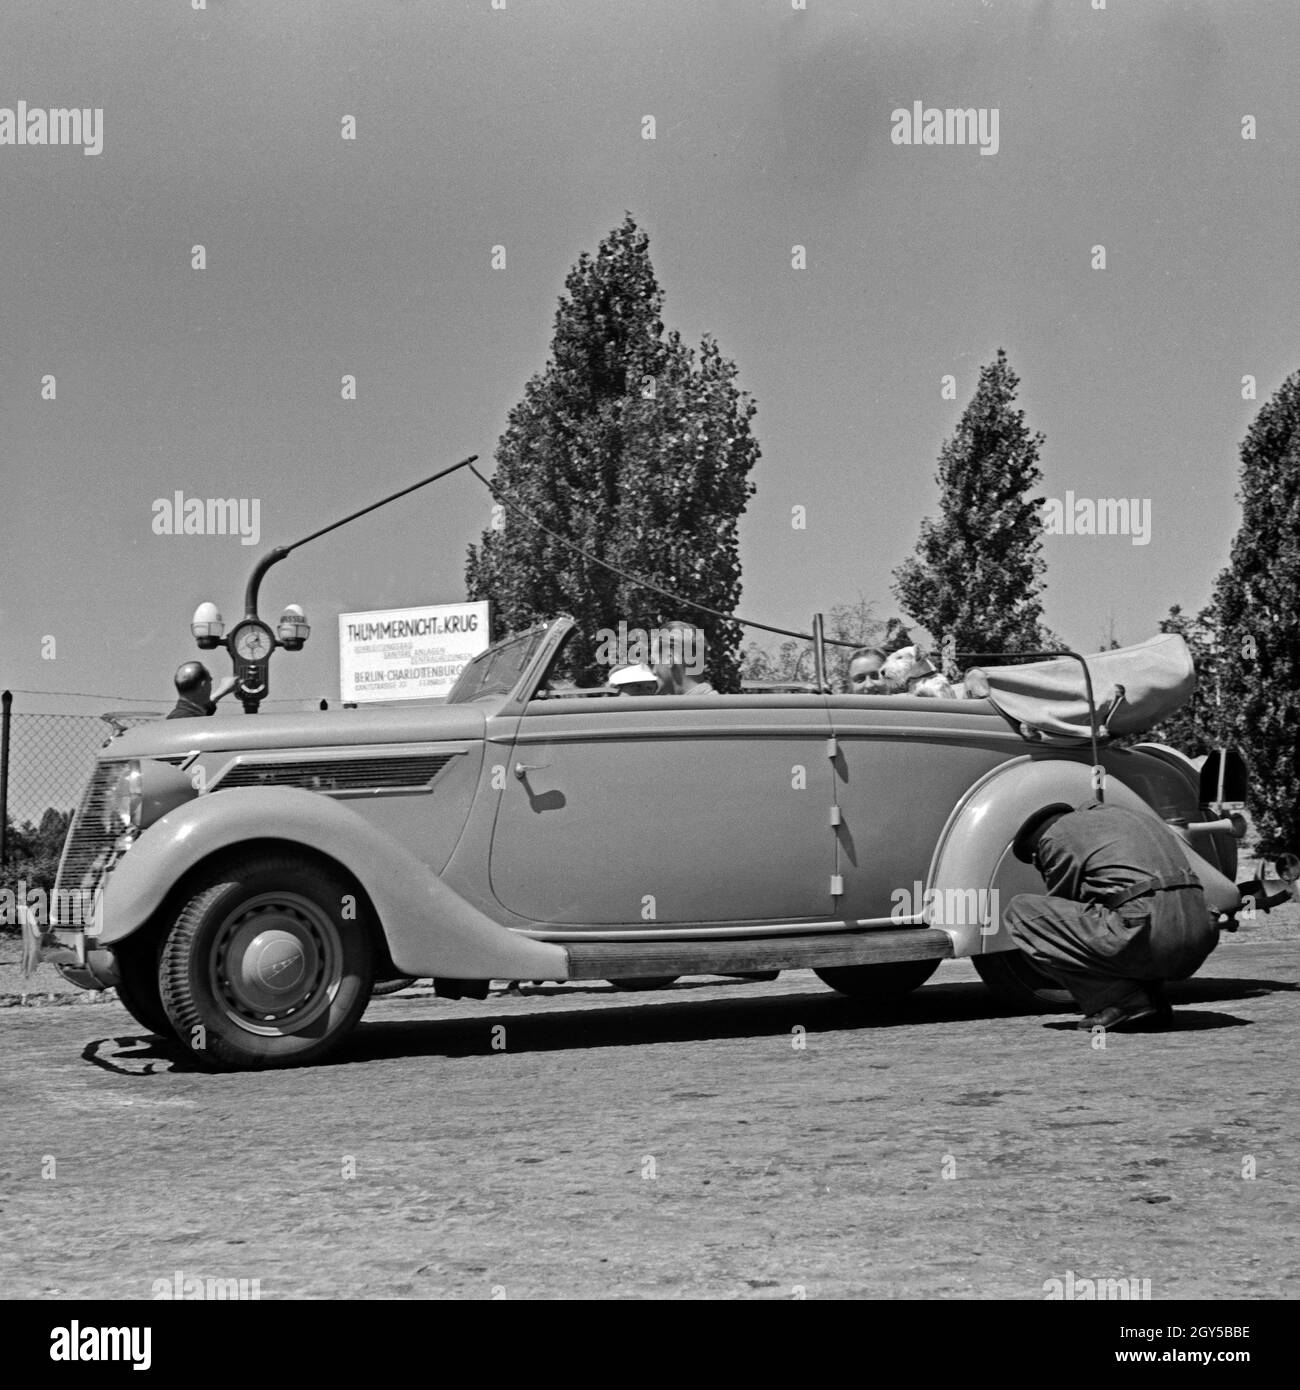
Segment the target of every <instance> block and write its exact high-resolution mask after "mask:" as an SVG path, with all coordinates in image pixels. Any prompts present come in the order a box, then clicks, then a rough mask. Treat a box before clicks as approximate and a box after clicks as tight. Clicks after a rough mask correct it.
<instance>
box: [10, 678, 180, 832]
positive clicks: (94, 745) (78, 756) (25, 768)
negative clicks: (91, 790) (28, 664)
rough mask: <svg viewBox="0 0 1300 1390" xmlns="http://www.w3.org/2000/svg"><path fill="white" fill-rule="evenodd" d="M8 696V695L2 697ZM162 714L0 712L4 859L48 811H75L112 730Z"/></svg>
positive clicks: (145, 712) (65, 813)
mask: <svg viewBox="0 0 1300 1390" xmlns="http://www.w3.org/2000/svg"><path fill="white" fill-rule="evenodd" d="M7 694H8V692H6V695H7ZM159 717H160V715H159V714H157V713H153V712H149V711H133V712H130V713H122V714H117V713H115V714H113V715H111V716H110V715H102V716H101V715H94V714H28V713H25V712H23V713H19V712H15V711H13V710H12V709H11V705H10V701H9V700H8V699H6V700H5V701H4V704H3V708H2V710H0V809H3V811H4V812H5V813H6V815H7V818H8V826H7V827H6V832H7V833H6V835H5V839H6V845H5V849H6V851H7V853H6V856H5V857H6V858H8V857H9V855H10V854H12V850H13V844H12V841H13V838H14V836H13V834H12V832H10V831H9V827H13V829H14V830H17V829H19V828H20V827H22V826H23V825H26V824H30V825H31V826H33V827H36V826H39V825H40V823H41V821H42V819H43V817H44V815H45V813H46V811H48V810H54V811H57V812H59V813H60V814H61V815H67V814H68V813H69V812H71V811H74V810H76V808H77V803H78V802H79V801H80V800H81V794H82V792H83V791H84V790H85V786H86V782H87V780H88V779H89V777H90V773H91V768H92V767H93V765H94V761H95V754H96V753H98V752H99V750H100V749H101V748H102V747H103V746H104V744H105V742H106V741H107V740H108V738H109V736H110V735H111V734H112V733H113V732H114V728H115V726H120V727H130V726H131V725H133V724H141V723H144V722H145V721H147V720H150V719H157V718H159Z"/></svg>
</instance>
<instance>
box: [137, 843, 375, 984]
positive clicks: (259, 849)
mask: <svg viewBox="0 0 1300 1390" xmlns="http://www.w3.org/2000/svg"><path fill="white" fill-rule="evenodd" d="M258 855H291V856H292V857H294V858H296V859H302V860H305V861H306V862H307V863H309V864H312V865H315V866H316V867H318V868H319V869H321V870H324V871H326V872H331V873H336V874H338V875H339V876H340V877H341V878H343V879H344V880H345V881H346V882H347V883H348V884H349V885H350V886H351V887H352V888H354V889H355V890H356V895H357V908H358V911H357V921H358V922H359V923H361V924H362V925H363V926H364V927H365V929H366V930H367V931H368V932H369V934H370V941H371V946H372V947H373V949H374V952H375V971H376V978H382V976H381V975H380V974H379V972H380V970H381V969H384V970H387V969H389V968H390V967H391V968H392V973H394V974H396V973H399V972H398V971H397V970H396V967H395V966H394V964H393V960H392V956H391V954H390V952H389V949H388V938H387V937H386V936H385V935H384V929H383V923H382V921H381V920H380V916H379V912H378V910H377V909H376V907H375V904H374V903H373V901H372V900H371V897H370V894H369V893H368V892H367V891H366V886H365V884H364V883H362V882H361V880H360V879H359V878H357V876H356V875H355V874H354V873H353V872H352V870H351V868H350V867H349V866H348V865H347V864H345V863H343V862H342V861H341V860H339V859H336V858H335V857H334V856H333V855H331V854H327V853H326V852H325V851H324V850H322V849H320V848H319V847H318V846H316V845H306V844H303V843H302V842H301V841H298V840H290V839H284V838H283V837H280V836H272V835H266V836H261V837H258V838H255V839H249V840H239V841H235V842H233V843H231V844H227V845H224V846H222V847H220V848H218V849H214V850H212V851H210V852H209V853H208V854H205V855H204V856H203V857H202V858H200V859H197V860H195V862H194V863H192V864H191V865H189V867H188V868H187V869H185V871H184V872H183V873H182V874H181V875H180V877H179V878H177V880H176V882H175V883H173V884H172V885H171V887H170V888H169V889H168V890H167V892H166V894H165V895H164V897H163V899H162V901H161V902H160V903H159V904H158V906H157V907H156V908H155V909H154V911H153V912H152V913H151V914H150V915H149V917H148V918H147V919H146V920H145V921H144V922H143V923H142V924H141V925H140V926H139V927H138V928H137V929H136V930H135V931H133V932H132V933H131V934H130V936H129V937H118V938H117V941H119V942H120V941H122V940H132V941H134V940H135V939H136V938H138V937H145V936H150V937H154V938H157V937H159V936H160V935H161V934H162V933H164V932H165V931H166V930H167V928H168V927H169V925H170V924H171V923H172V922H174V921H175V919H176V917H177V915H178V914H179V913H180V911H181V909H182V908H183V907H184V906H185V904H186V903H187V902H188V901H189V900H190V898H192V897H193V896H194V894H195V892H196V891H197V889H198V887H199V885H200V884H201V883H203V882H205V881H207V880H208V879H210V878H211V877H212V876H213V875H216V874H219V873H220V872H222V870H223V869H224V868H225V866H226V865H228V864H232V863H238V862H239V861H240V860H249V859H252V858H254V857H255V856H258Z"/></svg>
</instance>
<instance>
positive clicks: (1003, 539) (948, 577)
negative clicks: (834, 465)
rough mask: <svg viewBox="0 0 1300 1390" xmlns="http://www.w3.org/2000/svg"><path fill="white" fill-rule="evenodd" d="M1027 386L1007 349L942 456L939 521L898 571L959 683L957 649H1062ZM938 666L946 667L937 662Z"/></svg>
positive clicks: (909, 609)
mask: <svg viewBox="0 0 1300 1390" xmlns="http://www.w3.org/2000/svg"><path fill="white" fill-rule="evenodd" d="M1019 384H1020V379H1019V377H1017V376H1016V375H1015V373H1014V372H1013V371H1012V370H1011V368H1010V366H1009V365H1008V363H1007V356H1006V353H1005V352H1004V351H1003V350H1002V349H1001V348H999V349H998V354H997V357H996V359H995V360H994V361H993V362H992V363H990V364H989V365H988V366H986V367H982V368H981V369H980V379H979V385H978V386H977V388H976V390H975V394H974V396H973V397H972V398H971V402H970V404H969V405H968V406H967V407H966V409H965V411H964V412H963V414H962V417H961V422H960V423H959V424H958V426H957V430H956V432H955V433H954V434H953V436H952V438H951V439H949V440H948V442H947V443H946V444H945V445H944V446H943V449H942V451H941V452H940V455H939V469H938V473H937V474H936V477H935V481H936V482H937V483H938V484H939V492H940V496H939V516H938V519H937V520H931V519H930V518H929V517H927V518H925V520H923V521H922V522H921V534H920V539H919V540H918V541H917V545H916V551H915V553H914V554H913V555H912V556H910V557H909V558H908V559H907V560H905V561H904V562H903V564H902V565H900V566H899V568H898V569H896V570H895V571H894V586H893V591H894V594H895V596H896V597H897V599H898V602H899V604H900V605H901V607H902V609H903V611H904V612H905V613H906V614H907V615H908V616H909V617H910V618H912V619H913V620H914V621H915V622H917V623H919V624H921V625H922V626H923V627H925V628H926V629H927V630H928V631H929V633H930V635H931V637H932V638H933V639H934V642H935V647H936V656H937V657H938V658H941V659H942V660H943V665H944V668H945V674H946V675H948V676H949V677H950V678H953V677H956V676H958V675H959V674H960V673H959V671H958V670H957V669H956V663H955V662H954V660H953V658H952V653H954V652H992V653H996V654H1001V653H1003V652H1014V651H1018V650H1019V651H1025V650H1031V651H1032V650H1039V649H1044V648H1047V647H1051V646H1054V645H1056V643H1055V639H1054V638H1053V637H1052V636H1051V634H1050V633H1048V632H1047V631H1046V630H1045V629H1044V628H1043V626H1042V614H1043V609H1042V602H1041V597H1040V595H1041V594H1042V590H1043V582H1042V574H1043V570H1044V562H1043V559H1042V555H1041V549H1042V534H1043V521H1042V516H1041V512H1040V508H1041V505H1042V498H1041V497H1034V496H1030V495H1029V494H1030V493H1031V492H1032V490H1033V489H1035V488H1036V487H1037V486H1038V484H1039V483H1040V482H1041V481H1042V477H1043V475H1042V471H1041V469H1040V468H1039V466H1038V454H1039V449H1040V448H1041V447H1042V445H1043V442H1044V439H1043V435H1042V434H1031V433H1030V432H1029V430H1028V429H1027V428H1026V426H1025V413H1024V411H1023V410H1017V409H1015V408H1014V402H1015V399H1016V388H1017V386H1019ZM936 664H938V663H937V662H936Z"/></svg>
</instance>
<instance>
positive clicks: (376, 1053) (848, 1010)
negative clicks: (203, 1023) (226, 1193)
mask: <svg viewBox="0 0 1300 1390" xmlns="http://www.w3.org/2000/svg"><path fill="white" fill-rule="evenodd" d="M679 988H680V987H679V986H674V987H673V988H671V989H665V990H662V991H659V992H657V993H656V994H655V995H654V996H653V998H649V997H647V998H645V999H643V1000H638V1001H637V1002H635V1003H633V1002H627V1003H619V1004H616V1005H612V1006H611V1007H608V1008H601V1009H593V1008H590V1007H584V1008H581V1009H563V1008H561V1007H557V1006H555V1005H552V1006H551V1007H548V1008H547V1009H546V1010H545V1011H544V1012H538V1013H535V1014H518V1013H498V1012H495V1011H493V1010H492V1009H491V1008H490V1007H485V1009H484V1011H483V1013H482V1014H478V1015H473V1016H468V1017H467V1016H464V1015H462V1016H460V1017H458V1018H455V1019H442V1020H440V1019H427V1018H425V1019H418V1020H416V1019H412V1020H400V1019H399V1020H389V1019H382V1020H381V1019H375V1018H373V1017H372V1018H368V1019H367V1020H366V1021H365V1022H363V1024H362V1025H361V1027H360V1028H359V1029H358V1030H357V1032H356V1033H355V1034H354V1035H353V1037H352V1038H351V1039H350V1040H349V1041H348V1042H347V1043H346V1044H345V1045H344V1046H343V1047H342V1048H341V1049H340V1051H339V1053H338V1055H337V1057H336V1058H335V1059H334V1060H335V1061H336V1062H339V1063H346V1062H360V1061H374V1060H379V1059H385V1058H397V1057H410V1056H441V1057H469V1056H480V1055H482V1054H483V1053H485V1052H488V1051H490V1050H491V1039H492V1030H493V1029H494V1028H496V1027H498V1026H499V1027H501V1028H504V1029H505V1030H506V1031H505V1034H504V1038H505V1040H506V1044H505V1045H506V1047H507V1048H508V1050H509V1051H511V1052H514V1053H519V1052H557V1051H564V1050H566V1049H570V1048H574V1049H579V1048H591V1047H636V1046H643V1045H645V1044H647V1043H654V1042H665V1043H668V1042H710V1041H715V1040H726V1039H740V1038H757V1037H778V1036H788V1035H789V1034H790V1032H791V1030H792V1029H793V1028H795V1027H796V1026H798V1027H801V1028H803V1029H804V1030H805V1032H807V1033H809V1034H826V1033H837V1032H858V1031H861V1030H862V1029H865V1028H898V1027H910V1028H915V1027H920V1026H924V1025H926V1024H934V1025H938V1024H951V1023H972V1022H980V1021H987V1020H990V1019H998V1018H1008V1019H1010V1018H1030V1019H1034V1018H1041V1019H1042V1021H1043V1023H1044V1024H1045V1025H1046V1026H1048V1027H1052V1026H1056V1027H1068V1028H1071V1029H1072V1028H1073V1026H1074V1018H1075V1017H1076V1016H1075V1015H1072V1014H1044V1015H1035V1014H1032V1013H1029V1012H1028V1011H1027V1010H1021V1009H1017V1008H1014V1007H1011V1006H1008V1005H1004V1004H1002V1003H1000V1002H999V1001H997V1000H996V999H994V998H993V997H992V996H991V995H990V993H989V991H988V990H987V989H986V988H985V987H984V985H982V984H974V983H972V984H937V985H927V986H924V987H923V988H921V989H919V990H917V991H916V992H915V993H913V994H911V995H909V996H907V997H906V998H905V999H902V1000H899V1001H897V1002H895V1003H891V1004H867V1003H861V1002H858V1001H856V1000H852V999H847V998H845V997H844V996H842V995H837V994H834V993H832V992H831V991H830V990H827V992H826V993H825V994H824V995H823V994H813V993H808V992H800V993H797V994H783V995H777V996H773V995H770V994H765V995H762V996H760V997H757V998H752V999H746V998H743V997H738V998H735V999H726V1000H718V999H716V998H715V999H709V1000H695V999H687V1000H682V999H675V998H674V995H675V994H677V992H678V989H679ZM1297 988H1298V987H1297V986H1296V985H1293V984H1292V983H1290V982H1289V981H1284V980H1258V979H1218V980H1190V981H1186V982H1184V983H1181V984H1173V985H1170V986H1168V987H1167V994H1168V997H1169V1000H1170V1002H1171V1003H1172V1004H1173V1005H1174V1006H1175V1015H1174V1022H1173V1024H1172V1025H1171V1027H1170V1028H1169V1029H1167V1030H1166V1031H1168V1032H1180V1031H1188V1032H1190V1031H1198V1030H1205V1029H1209V1028H1232V1027H1248V1026H1249V1023H1250V1021H1249V1020H1248V1019H1242V1018H1236V1017H1234V1016H1232V1015H1230V1014H1223V1013H1218V1012H1210V1011H1206V1010H1203V1009H1200V1010H1197V1011H1196V1012H1195V1013H1187V1012H1179V1011H1178V1006H1179V1005H1190V1004H1205V1003H1213V1002H1222V1003H1227V1002H1232V1001H1234V1000H1242V999H1256V998H1261V997H1263V996H1266V995H1269V994H1274V993H1279V992H1286V991H1293V990H1295V989H1297ZM557 993H558V991H557ZM623 997H626V996H623ZM1066 1020H1069V1021H1068V1022H1066Z"/></svg>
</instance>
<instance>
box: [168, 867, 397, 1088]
mask: <svg viewBox="0 0 1300 1390" xmlns="http://www.w3.org/2000/svg"><path fill="white" fill-rule="evenodd" d="M345 901H352V902H355V889H354V888H353V887H352V885H351V884H349V883H348V882H347V881H345V880H344V879H342V878H341V877H340V876H339V875H338V874H337V873H335V872H331V871H330V870H328V869H322V868H321V867H319V866H318V865H315V864H312V863H309V862H307V861H306V860H302V859H297V858H294V857H292V856H288V855H259V856H257V857H256V858H254V859H251V860H245V861H243V862H238V861H232V862H230V863H228V864H226V865H225V866H223V867H222V868H221V869H220V870H218V871H215V872H214V873H213V875H212V876H211V877H210V878H209V879H208V880H207V881H206V882H203V883H200V884H198V885H197V886H196V891H195V892H194V894H193V896H192V897H191V898H190V900H189V902H188V903H187V904H186V905H185V908H184V910H183V911H182V912H181V914H180V916H179V917H178V918H177V920H176V925H175V926H174V927H172V929H171V931H170V932H169V933H168V936H167V940H166V942H165V943H164V945H163V950H162V959H161V964H160V970H159V974H160V978H161V986H162V990H161V992H162V1003H163V1008H164V1009H165V1010H166V1013H167V1017H168V1019H169V1020H170V1022H171V1025H172V1027H173V1028H174V1029H175V1032H176V1035H177V1037H178V1038H179V1039H180V1040H181V1041H182V1042H183V1043H184V1044H185V1045H186V1046H187V1047H189V1049H190V1050H191V1051H192V1052H193V1053H194V1055H195V1056H196V1057H197V1058H198V1059H199V1060H200V1061H201V1062H204V1063H207V1064H208V1065H211V1066H220V1067H229V1068H250V1067H282V1066H297V1065H301V1064H302V1063H305V1062H318V1061H320V1060H321V1058H323V1057H324V1056H326V1055H327V1054H328V1053H329V1052H332V1051H333V1050H334V1048H336V1047H337V1046H338V1044H339V1043H340V1042H341V1041H342V1040H343V1039H344V1038H345V1037H346V1036H347V1034H348V1033H350V1032H351V1031H352V1029H353V1028H354V1027H355V1026H356V1023H357V1020H358V1019H359V1018H360V1017H361V1015H362V1013H363V1012H364V1011H365V1007H366V1004H367V1003H368V1002H369V1000H370V987H371V983H372V981H373V975H374V962H373V952H372V948H371V941H370V935H369V924H368V923H367V922H366V921H365V920H356V921H344V920H343V919H342V915H341V914H342V909H343V906H344V903H345Z"/></svg>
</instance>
